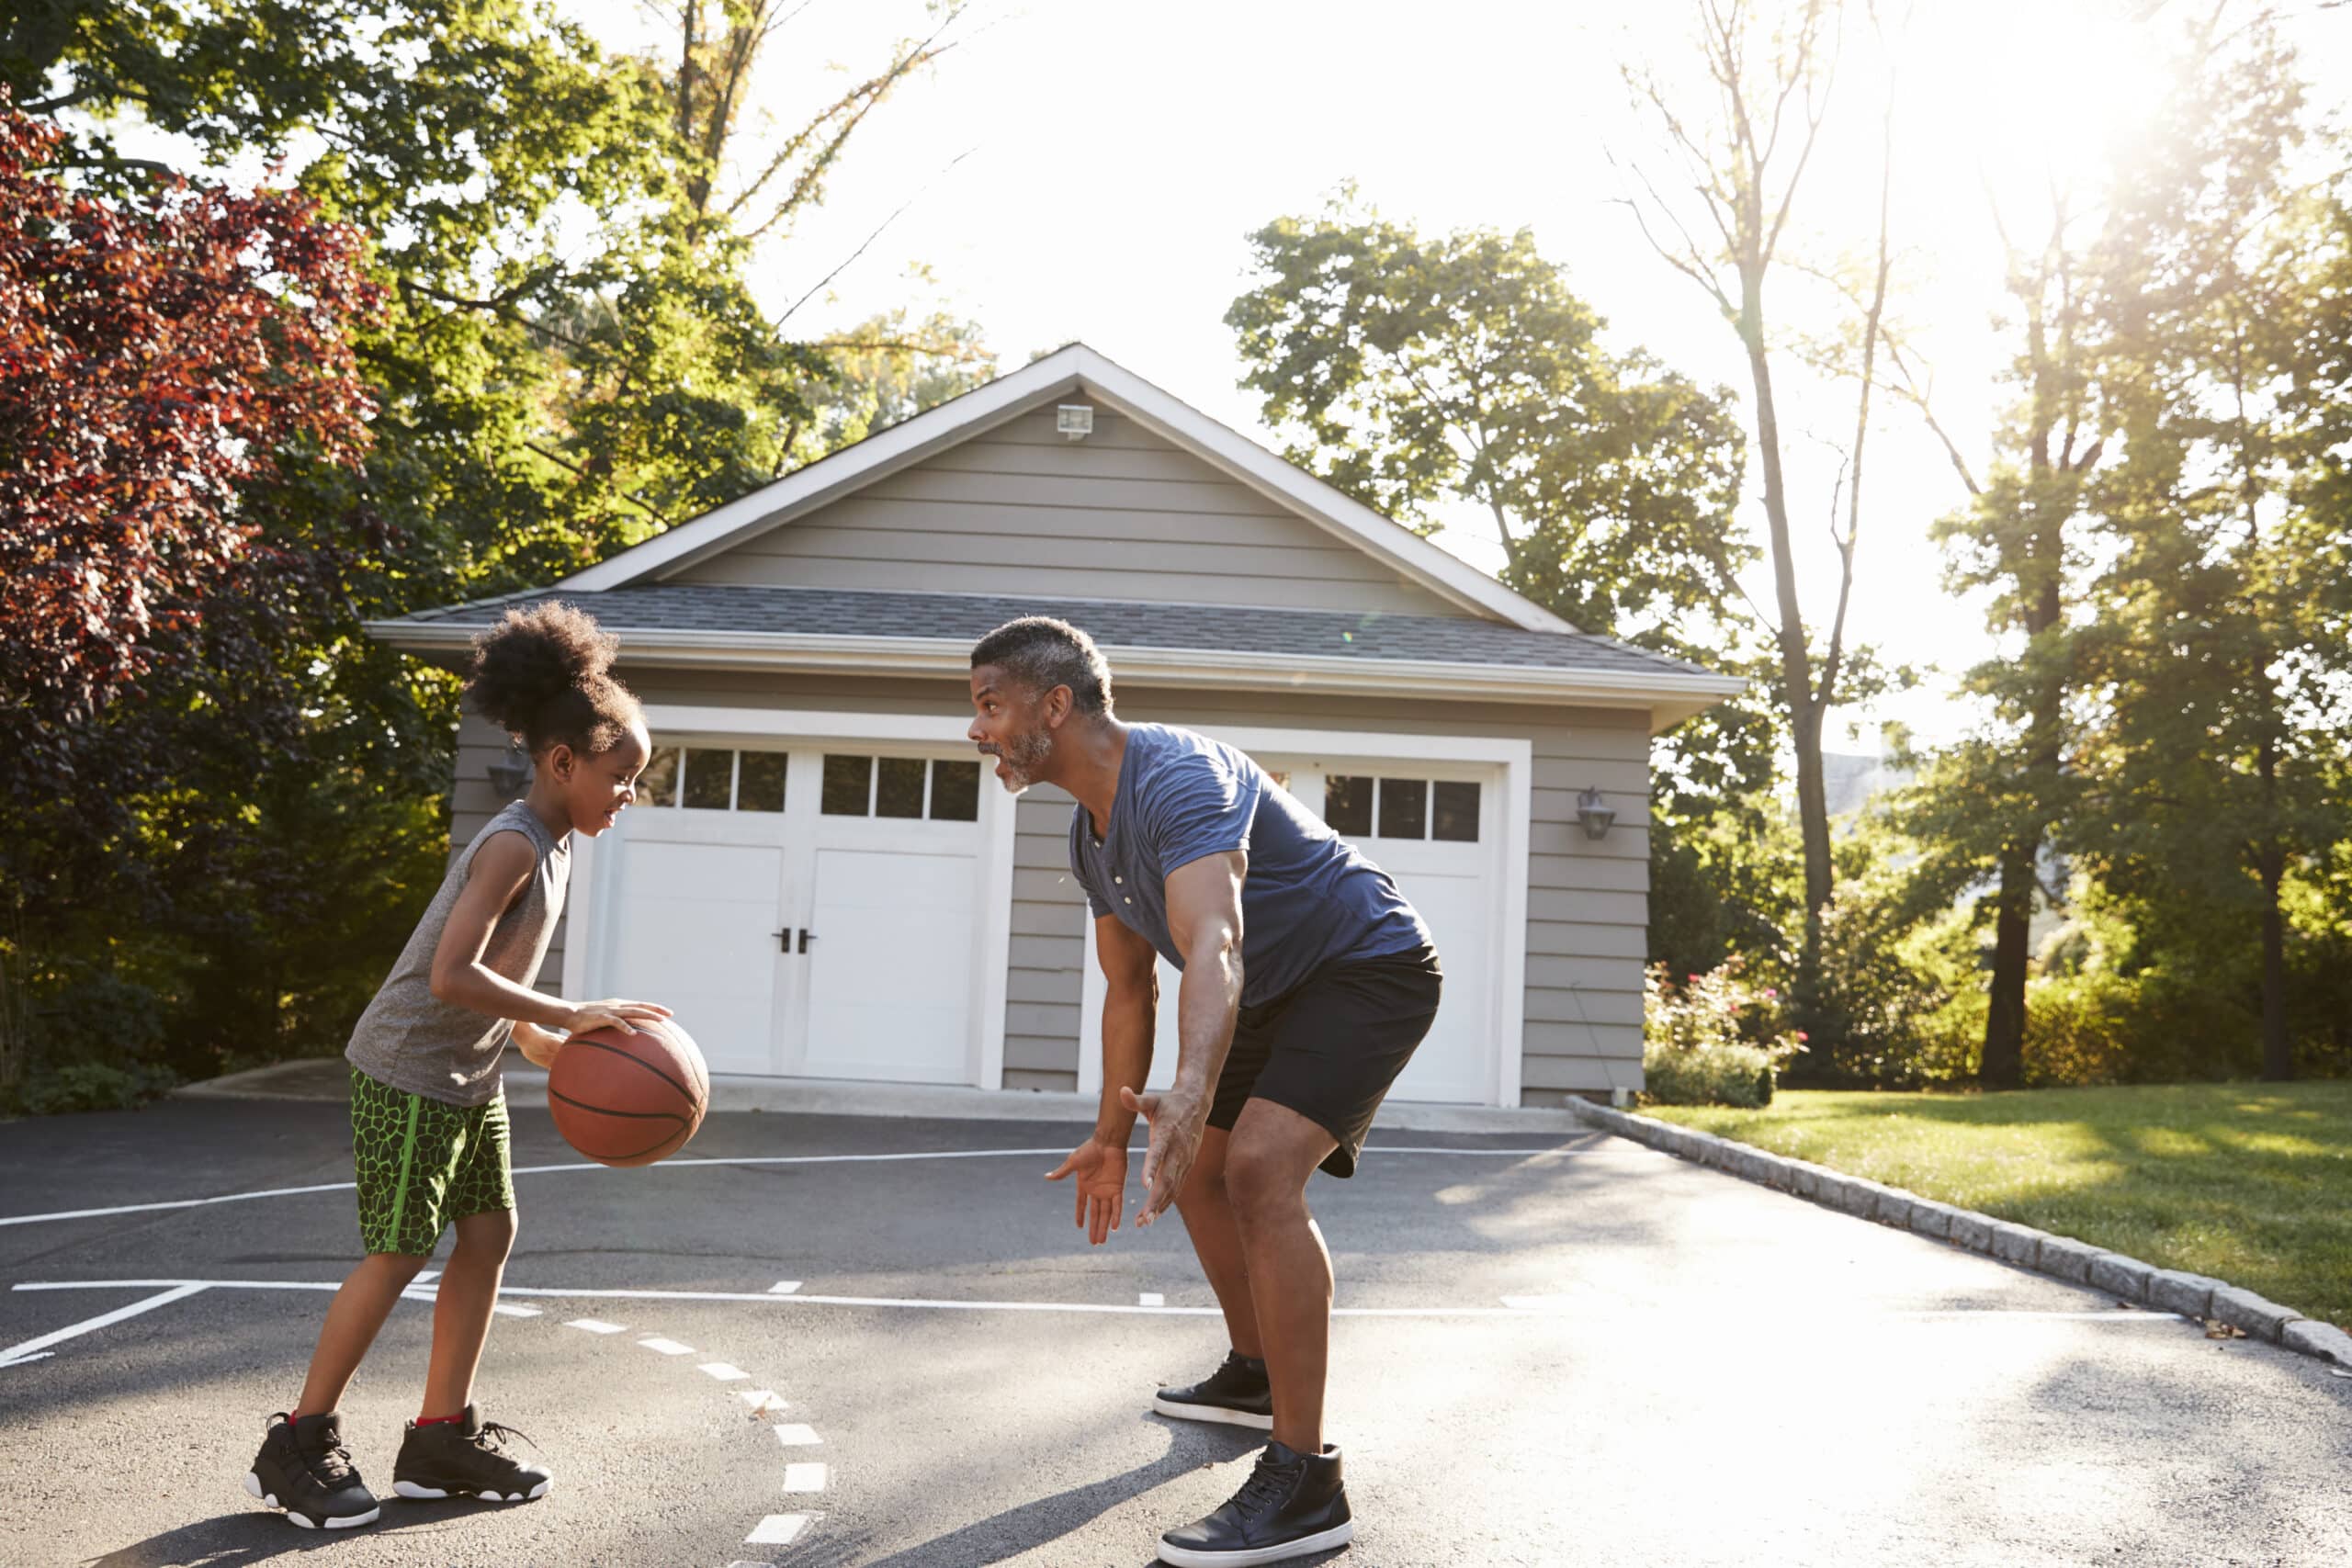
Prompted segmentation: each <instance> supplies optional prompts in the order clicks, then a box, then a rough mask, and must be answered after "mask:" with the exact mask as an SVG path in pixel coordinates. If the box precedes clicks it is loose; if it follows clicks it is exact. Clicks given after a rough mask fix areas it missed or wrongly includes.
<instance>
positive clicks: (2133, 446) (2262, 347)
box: [2075, 7, 2352, 1079]
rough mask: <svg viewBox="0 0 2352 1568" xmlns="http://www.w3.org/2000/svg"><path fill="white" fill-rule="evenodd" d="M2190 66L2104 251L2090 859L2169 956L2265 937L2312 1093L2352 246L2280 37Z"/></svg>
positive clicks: (2328, 838)
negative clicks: (2295, 904)
mask: <svg viewBox="0 0 2352 1568" xmlns="http://www.w3.org/2000/svg"><path fill="white" fill-rule="evenodd" d="M2184 55H2185V64H2184V66H2183V68H2182V70H2181V73H2180V78H2179V83H2178V85H2177V87H2176V89H2175V90H2174V92H2173V94H2172V96H2171V97H2170V100H2169V101H2168V102H2167V104H2166V106H2165V114H2164V116H2163V118H2162V122H2161V123H2162V125H2163V127H2164V130H2163V132H2162V134H2161V135H2160V136H2158V137H2157V138H2156V139H2154V141H2153V143H2152V144H2151V145H2150V146H2148V147H2146V148H2144V149H2143V152H2142V156H2141V158H2140V159H2139V160H2138V161H2136V162H2135V164H2132V165H2131V169H2130V171H2129V177H2128V178H2127V181H2126V183H2125V184H2124V186H2123V187H2122V188H2121V190H2120V193H2119V197H2118V203H2117V209H2118V210H2117V216H2116V220H2115V221H2114V222H2113V224H2112V225H2111V226H2110V229H2109V235H2108V243H2109V249H2110V252H2111V257H2112V260H2111V263H2110V265H2112V267H2113V269H2114V271H2115V274H2116V276H2117V278H2118V283H2117V298H2116V300H2115V303H2114V306H2113V311H2114V322H2113V330H2114V333H2115V336H2116V344H2115V351H2114V369H2113V371H2112V373H2111V376H2110V384H2111V386H2112V388H2113V391H2112V396H2113V398H2114V400H2115V404H2116V408H2117V416H2118V419H2117V422H2118V427H2119V429H2120V433H2121V435H2122V440H2123V456H2122V458H2121V460H2120V462H2119V463H2118V464H2116V465H2115V466H2114V467H2113V468H2112V469H2111V470H2110V471H2109V473H2108V474H2107V475H2106V476H2105V478H2104V479H2103V480H2102V482H2101V484H2100V486H2099V502H2100V507H2101V511H2102V513H2103V516H2104V520H2105V523H2106V526H2107V529H2108V530H2109V535H2110V544H2111V551H2110V554H2111V563H2110V564H2109V566H2108V568H2107V570H2105V571H2104V572H2103V573H2102V575H2101V577H2100V579H2099V581H2098V586H2097V594H2096V609H2097V615H2098V619H2097V622H2096V624H2095V626H2093V627H2092V628H2091V630H2090V632H2089V633H2088V634H2086V640H2087V648H2088V652H2087V658H2088V661H2089V668H2090V671H2091V674H2092V677H2093V682H2094V688H2093V689H2094V692H2095V694H2096V696H2097V699H2098V720H2097V722H2096V724H2095V725H2094V727H2093V728H2092V730H2091V732H2090V735H2089V736H2088V738H2087V743H2086V753H2087V758H2088V761H2087V770H2088V771H2089V772H2090V773H2092V774H2093V775H2094V778H2095V785H2094V789H2093V792H2092V795H2091V796H2090V800H2089V803H2088V804H2089V807H2090V808H2089V809H2086V810H2085V811H2084V812H2081V813H2078V814H2077V818H2076V821H2075V837H2076V840H2077V841H2078V843H2079V845H2080V848H2081V851H2082V852H2083V853H2084V855H2085V856H2086V859H2087V860H2088V861H2089V862H2090V863H2092V864H2093V865H2094V866H2095V867H2096V868H2097V869H2098V872H2099V874H2100V875H2101V876H2102V878H2103V879H2104V880H2105V881H2106V882H2107V883H2108V884H2109V886H2110V887H2112V888H2114V889H2116V890H2118V891H2120V892H2122V893H2124V894H2126V895H2127V896H2129V897H2132V898H2133V899H2135V900H2136V901H2137V902H2138V903H2139V904H2140V905H2141V906H2142V907H2143V908H2144V909H2146V910H2147V911H2148V912H2149V917H2150V920H2151V923H2152V924H2153V925H2154V926H2155V927H2156V928H2158V929H2159V930H2163V931H2165V933H2166V934H2167V935H2169V936H2170V937H2171V938H2172V939H2174V940H2175V941H2177V942H2181V943H2183V944H2184V945H2187V944H2191V943H2197V944H2205V943H2212V942H2216V941H2217V940H2222V941H2226V939H2227V936H2232V935H2234V934H2235V933H2236V932H2239V931H2245V929H2246V928H2247V927H2249V926H2250V927H2252V928H2253V935H2254V947H2255V950H2256V953H2258V972H2259V979H2258V981H2257V982H2256V989H2257V992H2258V997H2259V1012H2260V1034H2261V1060H2262V1072H2263V1076H2264V1077H2267V1078H2274V1079H2278V1078H2286V1077H2291V1076H2293V1074H2294V1071H2295V1060H2294V1047H2293V1040H2292V1037H2291V1034H2290V997H2289V995H2288V973H2289V968H2290V955H2289V952H2288V945H2289V904H2290V895H2291V885H2292V884H2293V882H2294V881H2295V880H2296V879H2297V878H2298V877H2301V876H2310V875H2314V874H2319V873H2320V871H2321V869H2322V868H2324V864H2325V856H2326V854H2327V852H2328V851H2329V850H2330V848H2331V847H2332V846H2333V845H2334V844H2335V842H2337V841H2339V840H2341V839H2342V838H2343V837H2344V836H2345V835H2346V832H2347V830H2352V822H2347V821H2346V809H2345V802H2344V800H2343V798H2342V796H2341V795H2340V793H2339V789H2338V786H2339V784H2340V780H2341V777H2342V763H2343V757H2344V742H2343V739H2342V737H2343V735H2344V733H2345V728H2346V721H2347V719H2352V646H2347V642H2346V637H2345V631H2346V588H2345V573H2344V568H2345V565H2346V552H2345V545H2344V534H2345V525H2346V511H2345V505H2344V503H2345V500H2346V487H2345V482H2344V472H2345V463H2346V457H2345V453H2346V449H2347V448H2346V441H2347V439H2352V414H2347V411H2346V406H2345V400H2344V399H2343V396H2342V393H2341V388H2342V387H2343V385H2344V381H2343V379H2342V378H2343V376H2344V374H2345V372H2346V368H2347V364H2346V351H2345V348H2344V346H2343V344H2344V335H2345V333H2346V328H2347V326H2352V319H2347V314H2346V306H2345V304H2344V290H2345V286H2346V282H2347V281H2352V231H2347V229H2346V224H2345V222H2344V208H2343V205H2342V202H2341V201H2340V200H2339V199H2337V194H2338V193H2337V192H2336V191H2335V189H2334V188H2333V186H2332V181H2333V180H2335V179H2340V177H2341V176H2340V175H2332V176H2327V177H2324V178H2323V179H2322V180H2321V181H2320V182H2319V183H2318V184H2316V185H2311V184H2299V183H2298V181H2297V178H2296V173H2295V172H2296V170H2297V169H2298V168H2299V167H2300V166H2301V164H2300V161H2299V158H2298V152H2299V150H2300V148H2301V142H2302V139H2303V136H2304V127H2303V120H2302V101H2301V100H2302V90H2301V81H2300V79H2299V76H2298V73H2297V72H2296V69H2295V62H2294V58H2293V55H2292V52H2291V51H2290V49H2289V48H2288V46H2287V45H2286V43H2285V42H2284V40H2283V39H2281V38H2280V36H2279V35H2278V31H2277V28H2276V27H2275V25H2274V23H2273V21H2272V19H2271V18H2270V17H2269V16H2268V14H2267V12H2264V13H2259V14H2257V15H2256V16H2255V17H2252V18H2251V19H2250V20H2248V21H2245V22H2244V23H2242V24H2240V23H2238V22H2237V19H2236V18H2235V17H2233V16H2231V15H2230V14H2229V13H2228V9H2227V8H2226V7H2217V8H2215V10H2214V11H2213V12H2212V13H2211V14H2210V15H2209V16H2208V17H2204V18H2203V19H2201V20H2199V22H2197V23H2195V24H2193V25H2192V27H2191V28H2190V30H2189V36H2188V39H2187V41H2186V45H2185V50H2184ZM2328 161H2329V162H2333V161H2334V160H2328ZM2184 914H2186V915H2188V916H2189V917H2190V918H2191V919H2194V920H2196V921H2198V922H2199V923H2201V924H2202V925H2203V926H2204V927H2205V929H2204V930H2203V931H2192V930H2188V929H2186V928H2185V925H2184V922H2183V921H2182V920H2181V918H2180V917H2181V916H2183V915H2184ZM2217 932H2219V933H2226V935H2224V936H2221V937H2217V934H2216V933H2217Z"/></svg>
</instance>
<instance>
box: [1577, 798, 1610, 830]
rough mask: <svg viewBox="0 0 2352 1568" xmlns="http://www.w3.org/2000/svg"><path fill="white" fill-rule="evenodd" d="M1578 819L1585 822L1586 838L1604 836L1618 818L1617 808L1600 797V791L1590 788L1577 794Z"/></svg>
mask: <svg viewBox="0 0 2352 1568" xmlns="http://www.w3.org/2000/svg"><path fill="white" fill-rule="evenodd" d="M1616 820H1617V808H1616V807H1613V806H1611V805H1609V804H1608V803H1607V802H1605V801H1603V800H1602V799H1601V798H1600V791H1599V790H1598V789H1589V790H1587V791H1585V792H1584V793H1583V794H1582V795H1578V796H1577V821H1579V822H1581V823H1583V824H1584V836H1585V837H1586V838H1588V839H1600V838H1604V837H1606V836H1607V835H1608V832H1609V825H1610V824H1611V823H1612V822H1614V821H1616Z"/></svg>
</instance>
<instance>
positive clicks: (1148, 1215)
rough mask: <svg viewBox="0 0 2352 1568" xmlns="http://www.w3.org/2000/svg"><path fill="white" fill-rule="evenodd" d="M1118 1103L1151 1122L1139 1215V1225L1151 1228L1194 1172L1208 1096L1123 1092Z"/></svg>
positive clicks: (1204, 1123)
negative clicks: (1194, 1161)
mask: <svg viewBox="0 0 2352 1568" xmlns="http://www.w3.org/2000/svg"><path fill="white" fill-rule="evenodd" d="M1119 1103H1120V1104H1122V1105H1124V1106H1125V1107H1126V1108H1127V1109H1128V1110H1130V1111H1134V1112H1135V1113H1136V1115H1138V1116H1140V1117H1142V1118H1143V1119H1144V1120H1145V1121H1146V1122H1150V1123H1151V1145H1150V1146H1149V1147H1148V1148H1147V1149H1146V1150H1145V1151H1144V1156H1143V1187H1144V1195H1143V1207H1142V1208H1140V1209H1138V1210H1137V1211H1136V1224H1138V1225H1148V1224H1151V1222H1152V1221H1154V1220H1156V1219H1158V1218H1159V1216H1160V1215H1161V1214H1164V1213H1167V1212H1168V1206H1169V1205H1170V1203H1173V1202H1175V1201H1176V1195H1177V1194H1178V1193H1179V1192H1182V1190H1184V1179H1185V1178H1186V1177H1187V1176H1190V1175H1191V1174H1192V1172H1193V1160H1194V1159H1195V1158H1197V1157H1199V1155H1200V1152H1201V1129H1202V1128H1203V1127H1204V1126H1206V1125H1207V1124H1208V1119H1209V1101H1208V1097H1207V1096H1206V1095H1203V1094H1192V1093H1187V1092H1186V1091H1184V1090H1182V1089H1168V1090H1166V1091H1164V1092H1162V1093H1159V1094H1146V1095H1138V1094H1136V1091H1135V1090H1133V1089H1121V1090H1119Z"/></svg>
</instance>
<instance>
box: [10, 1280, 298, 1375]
mask: <svg viewBox="0 0 2352 1568" xmlns="http://www.w3.org/2000/svg"><path fill="white" fill-rule="evenodd" d="M154 1282H155V1283H156V1284H159V1285H162V1284H168V1285H170V1286H171V1289H170V1290H168V1291H165V1292H163V1293H162V1294H161V1295H154V1296H149V1297H148V1298H147V1299H146V1300H144V1301H137V1302H133V1303H130V1305H129V1306H119V1307H117V1308H115V1309H114V1311H112V1312H102V1313H100V1314H98V1315H97V1316H96V1317H85V1318H84V1319H83V1320H82V1321H81V1322H79V1323H75V1324H69V1325H66V1326H65V1327H63V1328H61V1329H58V1330H56V1331H55V1332H54V1333H51V1334H44V1335H41V1336H40V1337H38V1338H33V1339H28V1340H26V1341H24V1342H23V1343H22V1344H18V1345H11V1346H9V1347H8V1348H6V1350H0V1367H5V1366H7V1365H10V1364H11V1363H13V1362H16V1361H30V1360H38V1359H40V1356H41V1355H43V1354H46V1353H47V1352H48V1349H49V1348H50V1347H51V1345H62V1344H63V1343H65V1341H67V1340H68V1339H78V1338H80V1337H82V1336H83V1335H85V1334H87V1333H89V1332H90V1331H91V1330H93V1329H97V1328H104V1327H106V1326H107V1325H108V1324H112V1323H120V1322H121V1321H122V1320H123V1319H124V1318H127V1317H137V1316H138V1315H139V1314H141V1313H142V1312H153V1311H154V1310H155V1309H156V1308H157V1307H160V1306H169V1305H171V1304H172V1303H174V1302H177V1301H185V1300H187V1298H188V1297H190V1296H192V1295H194V1294H196V1293H197V1292H198V1291H201V1290H204V1289H205V1288H206V1287H205V1285H204V1284H203V1282H202V1281H200V1280H156V1281H154ZM18 1288H19V1289H22V1287H21V1286H20V1287H18ZM327 1288H328V1289H329V1290H337V1289H340V1288H341V1287H340V1286H337V1285H330V1286H328V1287H327Z"/></svg>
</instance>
